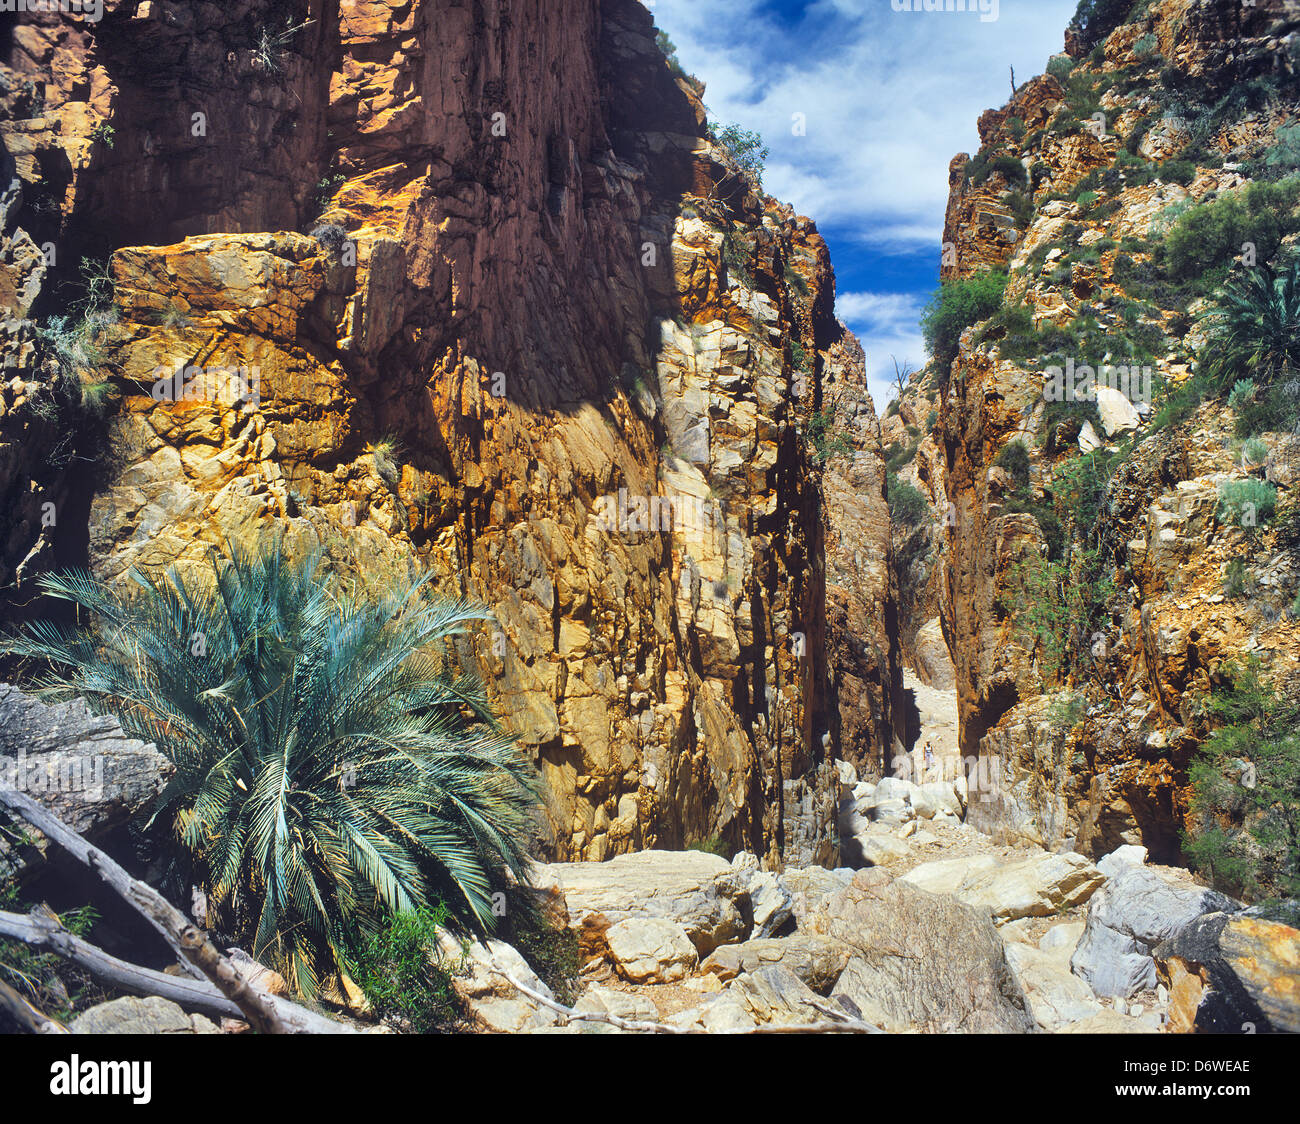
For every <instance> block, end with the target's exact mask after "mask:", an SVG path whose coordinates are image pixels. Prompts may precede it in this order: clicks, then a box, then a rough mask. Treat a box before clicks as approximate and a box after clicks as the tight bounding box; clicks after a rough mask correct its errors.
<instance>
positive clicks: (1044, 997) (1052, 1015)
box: [1007, 944, 1102, 1031]
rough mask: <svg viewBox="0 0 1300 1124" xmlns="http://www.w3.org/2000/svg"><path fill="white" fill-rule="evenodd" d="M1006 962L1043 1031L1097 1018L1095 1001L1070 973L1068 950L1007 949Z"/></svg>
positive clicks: (1023, 946)
mask: <svg viewBox="0 0 1300 1124" xmlns="http://www.w3.org/2000/svg"><path fill="white" fill-rule="evenodd" d="M1007 962H1008V963H1009V964H1010V965H1011V967H1012V969H1013V970H1014V971H1015V973H1016V977H1017V979H1019V980H1020V986H1021V987H1023V988H1024V990H1025V997H1026V998H1027V999H1028V1000H1029V1012H1030V1014H1031V1015H1033V1017H1034V1022H1036V1023H1037V1024H1038V1026H1039V1027H1040V1028H1041V1029H1042V1030H1049V1031H1054V1030H1061V1029H1062V1028H1063V1027H1066V1026H1068V1025H1069V1024H1070V1023H1074V1022H1078V1021H1079V1020H1080V1019H1086V1018H1089V1017H1090V1016H1092V1015H1096V1014H1099V1013H1100V1012H1101V1010H1102V1006H1101V1004H1100V1003H1099V1002H1098V1001H1097V997H1096V996H1095V995H1093V993H1092V990H1091V989H1090V988H1089V987H1088V985H1087V984H1086V983H1084V982H1083V980H1081V979H1079V977H1078V976H1075V975H1071V973H1070V956H1069V950H1068V949H1066V950H1064V953H1063V954H1062V953H1061V952H1054V951H1051V950H1049V951H1046V952H1044V951H1042V950H1041V949H1038V948H1035V947H1034V946H1033V945H1029V944H1009V945H1007Z"/></svg>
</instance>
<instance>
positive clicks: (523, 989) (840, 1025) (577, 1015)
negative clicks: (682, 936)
mask: <svg viewBox="0 0 1300 1124" xmlns="http://www.w3.org/2000/svg"><path fill="white" fill-rule="evenodd" d="M496 972H497V975H499V976H502V977H504V978H505V979H506V980H507V981H508V982H509V984H510V986H511V987H513V988H515V989H516V990H517V991H519V992H520V993H521V994H523V995H526V996H527V997H528V998H529V999H531V1000H532V1001H533V1002H534V1003H539V1004H541V1005H542V1006H543V1007H546V1008H547V1009H549V1010H551V1011H554V1012H555V1013H556V1014H557V1015H560V1016H561V1017H563V1018H564V1019H566V1020H567V1021H569V1022H596V1023H606V1024H608V1025H609V1026H612V1027H616V1028H617V1029H619V1030H626V1031H629V1032H630V1033H634V1034H708V1033H709V1032H708V1031H706V1030H698V1029H695V1028H693V1027H692V1028H687V1027H680V1026H669V1025H668V1024H667V1023H653V1022H641V1021H638V1020H634V1019H624V1018H620V1017H619V1016H618V1015H606V1014H598V1013H596V1012H594V1011H575V1010H574V1009H573V1008H572V1007H566V1006H564V1004H562V1003H557V1002H556V1001H555V1000H554V999H548V998H547V997H546V996H545V995H543V994H542V993H541V992H539V991H534V990H533V989H532V988H531V987H529V986H528V985H527V984H524V983H521V982H520V981H519V980H517V979H515V978H514V976H512V975H511V974H510V973H509V972H504V971H502V970H501V969H500V968H498V969H496ZM812 1006H813V1007H814V1008H815V1009H816V1010H818V1011H820V1012H821V1013H822V1014H823V1015H827V1016H829V1017H830V1019H831V1021H830V1022H824V1023H812V1024H811V1025H808V1026H758V1027H754V1028H753V1029H752V1030H742V1031H739V1032H738V1033H740V1034H883V1033H884V1032H883V1031H882V1030H881V1029H880V1028H879V1027H877V1026H872V1025H870V1024H869V1023H864V1022H860V1021H859V1020H857V1019H851V1018H849V1017H848V1016H847V1015H843V1014H841V1013H840V1012H839V1011H836V1010H835V1009H834V1008H833V1007H830V1006H828V1005H827V1004H824V1003H820V1002H818V1003H813V1004H812Z"/></svg>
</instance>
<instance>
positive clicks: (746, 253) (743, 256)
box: [722, 230, 753, 289]
mask: <svg viewBox="0 0 1300 1124" xmlns="http://www.w3.org/2000/svg"><path fill="white" fill-rule="evenodd" d="M752 260H753V247H752V246H751V245H750V244H749V241H748V239H746V238H744V237H743V236H742V235H740V234H737V233H736V232H735V231H734V230H728V231H727V233H726V234H724V235H723V236H722V264H723V265H725V266H726V267H727V276H728V277H729V278H735V280H737V281H739V282H740V283H741V284H742V285H744V286H745V288H747V289H748V288H749V287H750V286H751V285H752V284H753V280H752V278H751V277H750V273H749V266H750V262H751V261H752Z"/></svg>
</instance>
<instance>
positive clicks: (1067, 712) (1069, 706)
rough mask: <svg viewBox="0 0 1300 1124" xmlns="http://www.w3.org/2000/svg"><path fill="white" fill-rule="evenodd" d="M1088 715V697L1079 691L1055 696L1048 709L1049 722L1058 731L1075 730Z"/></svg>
mask: <svg viewBox="0 0 1300 1124" xmlns="http://www.w3.org/2000/svg"><path fill="white" fill-rule="evenodd" d="M1087 713H1088V699H1087V696H1086V695H1084V694H1082V693H1081V692H1078V691H1062V692H1061V693H1060V694H1057V695H1054V696H1053V697H1052V701H1051V703H1050V704H1048V707H1047V721H1048V722H1049V723H1051V725H1052V728H1053V729H1056V730H1066V731H1069V730H1073V729H1074V728H1075V726H1077V725H1078V724H1079V723H1080V722H1082V721H1083V718H1084V715H1086V714H1087Z"/></svg>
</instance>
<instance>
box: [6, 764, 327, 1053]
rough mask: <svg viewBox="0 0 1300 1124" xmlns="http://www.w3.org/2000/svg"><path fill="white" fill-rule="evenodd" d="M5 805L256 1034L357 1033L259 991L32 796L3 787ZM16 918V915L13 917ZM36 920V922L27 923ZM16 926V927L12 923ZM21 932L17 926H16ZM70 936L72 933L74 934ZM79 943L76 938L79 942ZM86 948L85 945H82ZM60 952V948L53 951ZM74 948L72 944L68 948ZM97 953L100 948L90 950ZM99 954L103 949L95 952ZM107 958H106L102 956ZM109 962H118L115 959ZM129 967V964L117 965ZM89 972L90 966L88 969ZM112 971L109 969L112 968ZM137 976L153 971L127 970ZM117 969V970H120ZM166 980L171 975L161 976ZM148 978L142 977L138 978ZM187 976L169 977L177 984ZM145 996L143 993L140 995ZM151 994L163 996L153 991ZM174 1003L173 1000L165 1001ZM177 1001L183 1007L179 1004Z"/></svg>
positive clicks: (162, 901) (167, 906)
mask: <svg viewBox="0 0 1300 1124" xmlns="http://www.w3.org/2000/svg"><path fill="white" fill-rule="evenodd" d="M0 806H3V807H5V808H8V809H9V810H10V811H11V812H14V813H16V814H17V815H19V816H21V817H22V818H23V819H25V820H26V821H27V822H28V823H29V824H31V825H32V826H33V827H34V828H36V829H37V830H39V831H40V832H42V834H44V835H45V836H46V837H47V838H48V839H49V840H50V841H51V842H53V843H57V844H58V845H59V846H60V847H62V848H63V849H64V850H65V851H67V852H68V853H69V854H70V855H72V856H73V858H75V859H77V860H78V861H79V862H81V863H83V864H85V865H86V866H87V867H89V868H90V869H91V870H93V871H94V872H95V873H96V874H97V875H99V877H100V878H101V879H103V880H104V882H106V883H107V884H108V885H109V886H110V887H111V888H112V889H113V890H115V891H116V892H117V893H118V895H119V896H120V897H121V898H122V900H123V901H125V902H126V903H127V904H128V905H130V906H132V907H133V908H134V909H135V910H136V911H137V912H138V913H140V914H141V916H143V917H144V918H145V920H146V921H148V922H149V923H150V924H151V925H152V926H153V927H154V928H155V929H156V930H157V931H158V932H159V933H160V934H161V936H162V938H163V939H164V940H165V941H166V942H167V943H168V944H169V945H170V946H171V947H172V949H173V950H174V951H175V952H176V954H177V956H178V957H179V959H180V961H181V963H182V964H184V965H185V966H186V967H187V968H189V970H190V971H191V972H193V973H194V975H195V977H196V978H195V980H193V981H186V982H194V983H202V982H203V981H204V979H205V978H206V980H208V981H211V982H210V984H209V985H208V986H209V987H211V988H212V989H213V991H215V992H216V993H217V994H218V995H221V996H224V997H225V998H226V999H227V1000H228V1001H229V1002H230V1003H231V1004H233V1006H234V1007H235V1011H236V1013H235V1014H233V1015H230V1017H233V1018H240V1019H243V1020H244V1021H245V1022H247V1023H248V1024H249V1025H250V1026H252V1027H253V1028H254V1029H255V1030H259V1031H262V1032H263V1033H266V1034H331V1033H332V1034H346V1033H349V1032H350V1030H351V1028H350V1027H347V1026H345V1025H344V1024H342V1023H338V1022H334V1021H333V1020H330V1019H326V1018H325V1017H324V1016H322V1015H318V1014H316V1013H315V1012H314V1011H309V1010H307V1008H305V1007H300V1006H298V1005H297V1004H296V1003H290V1002H289V1001H287V1000H284V999H280V998H279V997H278V996H273V995H269V994H267V993H266V992H264V991H261V990H259V989H257V988H254V987H253V986H252V985H251V984H249V982H248V981H247V980H246V979H244V977H243V975H241V974H240V972H239V970H238V969H237V968H236V967H235V965H234V964H233V963H232V962H231V960H230V958H229V957H227V956H224V955H222V954H221V953H220V952H219V951H218V950H217V948H216V946H215V945H213V943H212V942H211V941H210V940H208V937H207V934H206V933H204V932H203V930H201V929H199V928H198V927H197V926H196V925H194V924H193V923H192V922H191V921H190V920H189V919H188V918H186V917H185V915H184V914H183V913H181V912H180V910H178V909H177V908H176V907H175V906H173V905H172V904H171V902H169V901H168V900H167V899H166V898H164V897H163V896H162V895H161V894H160V893H158V891H157V890H155V889H154V888H153V887H152V886H150V885H148V884H147V883H145V882H140V881H138V880H137V879H135V878H132V877H131V875H130V874H128V873H127V872H126V871H125V870H124V869H123V868H122V867H121V866H119V865H118V864H117V863H116V862H115V861H114V860H113V859H112V858H111V857H110V856H109V855H107V854H105V853H104V852H103V851H101V850H100V849H99V848H98V847H96V846H95V845H94V844H92V843H89V842H87V841H86V840H85V839H83V838H82V837H81V836H80V835H78V834H77V833H76V832H75V831H73V830H72V829H71V828H70V827H68V826H67V825H66V824H65V823H64V822H63V821H62V820H60V819H59V818H58V817H57V816H55V815H54V814H53V813H52V812H50V811H49V810H47V809H46V808H44V807H42V806H41V805H40V804H38V803H36V801H34V800H32V799H31V797H29V796H27V795H26V794H24V793H21V792H17V791H16V790H14V789H12V788H4V787H0ZM7 916H8V917H10V918H12V917H14V916H16V915H14V914H9V915H7ZM25 920H34V919H25ZM11 924H12V922H11ZM14 927H15V928H16V926H14ZM68 936H69V937H71V936H72V934H70V933H69V934H68ZM73 939H75V938H73ZM82 944H85V942H82ZM50 947H51V949H52V950H53V951H55V952H58V951H59V949H58V947H55V946H54V945H51V946H50ZM65 947H67V948H72V947H74V946H72V945H66V944H65ZM88 947H90V948H93V947H94V946H88ZM95 951H96V952H98V951H99V950H97V949H96V950H95ZM100 955H101V956H106V954H104V953H100ZM107 959H109V960H112V959H113V958H112V957H108V958H107ZM116 963H117V964H124V963H125V962H124V961H116ZM87 967H89V965H87ZM106 967H107V966H106ZM126 967H127V968H132V969H134V970H135V971H136V972H145V971H147V969H142V968H135V966H134V965H126ZM114 970H116V969H114ZM155 975H157V976H165V973H161V972H159V973H155ZM137 978H142V977H137ZM181 978H182V977H177V976H166V979H168V980H171V981H173V983H174V982H176V981H177V980H180V979H181ZM137 994H139V992H137ZM146 994H159V993H158V992H149V993H146ZM165 998H169V997H165ZM176 1002H181V1001H180V1000H176Z"/></svg>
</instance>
